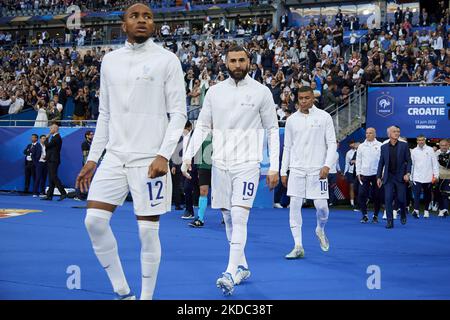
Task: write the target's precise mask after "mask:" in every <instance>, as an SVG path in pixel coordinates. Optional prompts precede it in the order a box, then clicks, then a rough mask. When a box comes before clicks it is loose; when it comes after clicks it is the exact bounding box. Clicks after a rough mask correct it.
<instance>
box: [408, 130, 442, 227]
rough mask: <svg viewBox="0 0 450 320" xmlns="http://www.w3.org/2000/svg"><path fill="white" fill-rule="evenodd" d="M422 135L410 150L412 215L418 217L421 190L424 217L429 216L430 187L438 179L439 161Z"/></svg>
mask: <svg viewBox="0 0 450 320" xmlns="http://www.w3.org/2000/svg"><path fill="white" fill-rule="evenodd" d="M426 140H427V139H426V138H425V136H423V135H419V136H418V137H417V147H415V148H414V149H413V150H412V151H411V162H412V166H411V183H412V190H413V195H414V212H413V214H412V216H413V217H414V218H416V219H417V218H419V215H420V214H419V206H420V193H421V192H422V190H423V200H424V206H425V209H424V213H423V217H424V218H429V217H430V212H429V211H428V206H429V205H430V202H431V188H432V186H433V184H435V183H436V182H438V181H439V163H438V160H437V157H436V154H435V153H434V150H433V148H432V147H430V146H427V145H426Z"/></svg>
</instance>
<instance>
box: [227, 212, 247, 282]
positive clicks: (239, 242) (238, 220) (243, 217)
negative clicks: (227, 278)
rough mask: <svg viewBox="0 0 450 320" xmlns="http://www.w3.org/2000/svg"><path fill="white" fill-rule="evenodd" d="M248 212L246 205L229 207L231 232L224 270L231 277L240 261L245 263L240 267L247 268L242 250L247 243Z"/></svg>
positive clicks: (234, 275)
mask: <svg viewBox="0 0 450 320" xmlns="http://www.w3.org/2000/svg"><path fill="white" fill-rule="evenodd" d="M249 214H250V208H248V207H241V206H233V207H232V208H231V223H232V226H233V232H232V234H231V242H230V256H229V259H228V266H227V269H226V271H225V272H226V273H229V274H231V275H232V277H233V279H235V278H236V273H237V271H238V267H239V266H241V264H242V263H245V264H246V265H242V267H244V268H245V269H248V265H247V261H246V259H245V253H244V250H245V245H246V243H247V222H248V217H249Z"/></svg>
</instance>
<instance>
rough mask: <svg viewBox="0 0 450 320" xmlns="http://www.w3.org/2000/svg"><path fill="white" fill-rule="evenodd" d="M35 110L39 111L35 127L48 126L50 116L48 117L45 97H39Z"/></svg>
mask: <svg viewBox="0 0 450 320" xmlns="http://www.w3.org/2000/svg"><path fill="white" fill-rule="evenodd" d="M34 110H36V111H37V116H36V120H35V122H34V126H35V127H47V126H48V118H47V107H46V102H45V100H44V99H43V98H39V99H38V101H37V103H36V105H35V106H34Z"/></svg>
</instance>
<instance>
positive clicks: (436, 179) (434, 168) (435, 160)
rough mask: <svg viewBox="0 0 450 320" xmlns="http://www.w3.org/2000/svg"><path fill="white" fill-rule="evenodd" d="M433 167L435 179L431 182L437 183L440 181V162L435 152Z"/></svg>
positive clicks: (432, 159) (432, 161)
mask: <svg viewBox="0 0 450 320" xmlns="http://www.w3.org/2000/svg"><path fill="white" fill-rule="evenodd" d="M431 165H432V168H433V178H432V179H431V182H432V183H435V182H437V181H438V180H439V162H438V158H437V157H436V155H435V154H434V152H433V154H432V155H431Z"/></svg>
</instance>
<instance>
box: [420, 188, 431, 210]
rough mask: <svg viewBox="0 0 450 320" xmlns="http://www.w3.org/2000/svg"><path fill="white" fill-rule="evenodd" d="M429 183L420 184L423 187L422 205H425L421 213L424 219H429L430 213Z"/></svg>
mask: <svg viewBox="0 0 450 320" xmlns="http://www.w3.org/2000/svg"><path fill="white" fill-rule="evenodd" d="M431 186H432V184H431V183H424V184H422V187H423V201H424V205H425V209H424V212H423V217H424V218H429V217H430V211H429V210H428V207H429V205H430V203H431Z"/></svg>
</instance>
